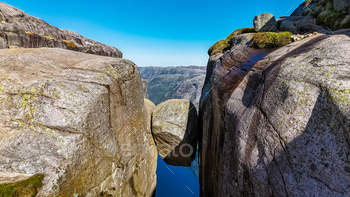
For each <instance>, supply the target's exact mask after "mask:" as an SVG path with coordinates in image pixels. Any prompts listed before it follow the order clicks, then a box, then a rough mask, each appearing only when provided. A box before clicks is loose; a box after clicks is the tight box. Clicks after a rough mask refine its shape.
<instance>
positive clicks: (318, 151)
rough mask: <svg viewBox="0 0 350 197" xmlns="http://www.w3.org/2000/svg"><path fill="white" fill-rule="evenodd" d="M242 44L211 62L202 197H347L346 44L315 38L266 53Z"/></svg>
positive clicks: (349, 85) (349, 56)
mask: <svg viewBox="0 0 350 197" xmlns="http://www.w3.org/2000/svg"><path fill="white" fill-rule="evenodd" d="M247 42H248V43H247ZM247 42H243V43H242V44H238V45H235V46H233V47H232V49H231V50H230V51H227V52H226V53H224V54H216V55H214V56H211V57H210V59H209V63H208V73H207V77H206V81H205V85H204V88H203V92H202V98H201V103H200V110H199V117H200V120H199V121H200V128H201V138H200V145H199V168H200V175H199V176H200V184H201V196H203V197H207V196H208V197H209V196H222V197H224V196H343V195H344V196H348V195H349V194H350V189H349V187H350V165H349V163H348V161H349V160H350V156H349V155H350V148H349V144H350V137H349V136H350V133H349V131H350V130H349V129H350V128H349V127H350V121H349V118H350V110H349V109H350V90H349V89H350V79H349V74H350V73H349V72H350V70H349V62H350V51H349V47H350V45H349V43H350V38H349V37H348V36H346V35H332V36H326V35H321V36H315V37H310V38H306V39H304V40H301V41H298V42H294V43H291V44H289V45H286V46H284V47H282V48H279V49H277V50H272V51H268V52H267V53H264V52H263V51H261V50H255V49H251V48H250V47H248V45H249V39H247ZM254 59H255V60H254Z"/></svg>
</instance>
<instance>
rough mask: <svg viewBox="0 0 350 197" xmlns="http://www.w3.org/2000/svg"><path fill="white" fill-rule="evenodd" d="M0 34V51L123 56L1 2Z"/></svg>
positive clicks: (116, 50)
mask: <svg viewBox="0 0 350 197" xmlns="http://www.w3.org/2000/svg"><path fill="white" fill-rule="evenodd" d="M0 32H1V33H0V49H4V48H13V47H24V48H40V47H49V48H63V49H69V50H73V51H79V52H84V53H90V54H96V55H103V56H111V57H122V56H123V54H122V52H121V51H120V50H119V49H117V48H115V47H112V46H108V45H105V44H102V43H99V42H96V41H94V40H91V39H88V38H85V37H83V36H81V35H79V34H77V33H75V32H72V31H68V30H63V29H59V28H57V27H54V26H51V25H49V24H47V23H46V22H45V21H43V20H41V19H39V18H36V17H33V16H29V15H28V14H26V13H25V12H23V11H22V10H19V9H17V8H15V7H12V6H10V5H8V4H6V3H3V2H0Z"/></svg>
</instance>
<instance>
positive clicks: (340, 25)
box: [312, 0, 350, 30]
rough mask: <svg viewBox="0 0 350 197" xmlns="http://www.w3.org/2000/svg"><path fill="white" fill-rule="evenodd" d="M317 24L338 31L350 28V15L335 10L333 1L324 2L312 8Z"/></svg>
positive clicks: (325, 0) (324, 0)
mask: <svg viewBox="0 0 350 197" xmlns="http://www.w3.org/2000/svg"><path fill="white" fill-rule="evenodd" d="M312 13H313V16H314V17H315V18H316V23H317V24H318V25H321V26H327V28H326V29H328V28H329V29H331V30H338V29H345V28H350V15H346V14H344V13H342V12H338V11H335V10H334V9H333V0H323V1H320V2H318V3H317V4H316V6H315V7H313V8H312Z"/></svg>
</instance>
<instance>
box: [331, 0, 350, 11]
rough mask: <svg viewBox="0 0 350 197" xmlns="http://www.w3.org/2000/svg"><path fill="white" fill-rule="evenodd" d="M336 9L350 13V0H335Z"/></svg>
mask: <svg viewBox="0 0 350 197" xmlns="http://www.w3.org/2000/svg"><path fill="white" fill-rule="evenodd" d="M333 5H334V10H336V11H339V12H342V13H347V14H350V1H349V0H333Z"/></svg>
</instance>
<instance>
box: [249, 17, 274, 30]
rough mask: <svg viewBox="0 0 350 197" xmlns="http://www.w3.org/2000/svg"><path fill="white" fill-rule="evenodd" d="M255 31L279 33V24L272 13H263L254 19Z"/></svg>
mask: <svg viewBox="0 0 350 197" xmlns="http://www.w3.org/2000/svg"><path fill="white" fill-rule="evenodd" d="M253 24H254V29H255V31H257V32H274V31H277V22H276V19H275V17H274V16H273V15H272V14H270V13H263V14H260V15H257V16H255V17H254V20H253Z"/></svg>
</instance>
